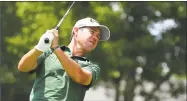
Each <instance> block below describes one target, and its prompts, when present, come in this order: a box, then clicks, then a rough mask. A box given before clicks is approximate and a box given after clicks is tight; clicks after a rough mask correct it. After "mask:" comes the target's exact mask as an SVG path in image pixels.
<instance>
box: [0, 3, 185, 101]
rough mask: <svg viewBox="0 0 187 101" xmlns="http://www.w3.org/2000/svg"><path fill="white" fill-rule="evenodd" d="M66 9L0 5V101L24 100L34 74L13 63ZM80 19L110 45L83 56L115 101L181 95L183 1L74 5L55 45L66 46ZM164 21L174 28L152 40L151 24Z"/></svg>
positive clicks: (65, 6) (159, 99) (47, 5)
mask: <svg viewBox="0 0 187 101" xmlns="http://www.w3.org/2000/svg"><path fill="white" fill-rule="evenodd" d="M70 4H71V2H0V7H1V8H0V9H1V17H0V18H1V47H2V48H1V61H2V62H1V68H0V75H1V76H0V82H1V84H2V86H1V87H2V92H1V94H2V101H22V100H24V101H28V95H29V93H30V90H31V87H32V82H33V80H34V75H28V74H26V73H20V72H18V71H17V68H16V67H17V63H18V61H19V59H20V58H21V57H22V56H23V54H25V53H26V52H27V51H28V50H30V49H31V48H33V47H34V45H35V44H37V42H38V40H39V38H40V36H41V35H42V34H43V33H44V32H45V30H47V29H52V28H54V27H55V26H56V24H57V23H58V21H59V20H60V19H61V17H62V15H64V13H65V12H66V10H67V9H68V7H69V5H70ZM86 16H90V17H93V18H95V19H97V20H99V22H101V23H104V24H106V25H107V26H108V27H109V28H110V30H111V38H110V40H109V41H108V42H101V43H100V44H99V46H98V47H97V49H96V50H95V51H94V52H93V53H92V54H89V55H88V57H89V58H92V59H93V60H95V61H96V62H98V64H99V65H100V66H101V79H100V81H101V82H102V81H104V82H106V83H105V84H104V86H106V87H109V88H115V90H116V97H115V101H119V100H122V101H133V99H135V97H136V96H142V97H143V98H144V99H145V101H151V100H153V101H162V100H163V99H165V98H171V97H176V98H177V97H179V96H180V94H184V93H186V91H185V88H184V87H186V86H184V83H183V82H181V81H180V80H181V79H182V80H184V78H186V72H185V69H186V29H185V28H186V4H185V2H76V3H75V5H74V7H73V8H72V10H71V11H70V13H69V14H68V16H67V17H66V19H65V21H64V23H63V24H62V25H61V26H60V30H59V33H60V38H61V40H60V44H62V45H67V44H68V42H69V38H70V35H71V34H70V33H71V29H72V27H73V25H74V23H75V21H77V20H78V19H81V18H83V17H86ZM167 19H170V21H173V22H175V26H173V27H171V28H169V29H167V28H164V30H161V31H160V33H159V34H157V35H153V32H152V33H151V31H153V29H155V28H154V26H155V24H158V23H164V22H165V21H166V20H167ZM161 25H162V24H161ZM161 25H160V26H161ZM5 46H6V47H5ZM173 77H175V78H176V79H177V82H175V81H173V79H172V78H173ZM148 84H151V85H152V86H151V89H150V90H148V89H147V85H148ZM164 85H168V87H169V89H164V88H165V87H163V86H164ZM23 88H24V89H23ZM163 93H165V94H166V96H165V97H162V96H161V95H160V94H163ZM120 96H123V98H122V99H119V98H120Z"/></svg>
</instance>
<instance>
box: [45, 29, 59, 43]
mask: <svg viewBox="0 0 187 101" xmlns="http://www.w3.org/2000/svg"><path fill="white" fill-rule="evenodd" d="M55 29H56V30H58V29H59V27H58V26H56V28H55ZM44 42H45V43H49V39H48V38H45V39H44Z"/></svg>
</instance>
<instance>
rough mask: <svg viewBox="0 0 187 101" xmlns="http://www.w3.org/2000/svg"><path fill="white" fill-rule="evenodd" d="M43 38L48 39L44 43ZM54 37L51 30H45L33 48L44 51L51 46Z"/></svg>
mask: <svg viewBox="0 0 187 101" xmlns="http://www.w3.org/2000/svg"><path fill="white" fill-rule="evenodd" d="M45 38H48V39H49V42H48V43H45V42H44V40H45ZM53 39H54V35H53V31H52V30H47V31H46V32H45V33H44V34H43V35H42V36H41V37H40V40H39V42H38V44H37V45H36V46H35V49H37V50H39V51H42V52H44V51H45V50H47V49H49V48H50V47H51V44H52V41H53Z"/></svg>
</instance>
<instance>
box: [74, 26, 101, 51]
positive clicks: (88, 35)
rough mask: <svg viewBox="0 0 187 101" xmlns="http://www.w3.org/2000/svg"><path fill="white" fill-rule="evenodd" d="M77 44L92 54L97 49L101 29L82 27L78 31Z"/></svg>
mask: <svg viewBox="0 0 187 101" xmlns="http://www.w3.org/2000/svg"><path fill="white" fill-rule="evenodd" d="M76 39H77V42H78V43H79V44H80V46H81V47H82V48H83V49H84V50H85V51H86V52H90V51H92V50H93V49H95V48H96V46H97V44H98V42H99V39H100V29H99V27H82V28H78V31H77V38H76Z"/></svg>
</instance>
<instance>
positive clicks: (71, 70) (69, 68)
mask: <svg viewBox="0 0 187 101" xmlns="http://www.w3.org/2000/svg"><path fill="white" fill-rule="evenodd" d="M54 53H55V54H56V56H57V57H58V59H59V61H60V63H61V65H62V66H63V68H64V70H65V71H66V72H67V74H68V75H69V76H70V77H71V78H72V79H73V80H74V81H76V82H79V81H80V79H81V76H82V74H83V73H82V72H83V71H82V69H81V67H80V65H79V64H77V63H76V62H75V61H74V60H72V59H71V58H70V57H69V56H67V55H66V54H65V53H64V52H63V51H62V50H61V49H60V48H57V49H56V50H55V51H54Z"/></svg>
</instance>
